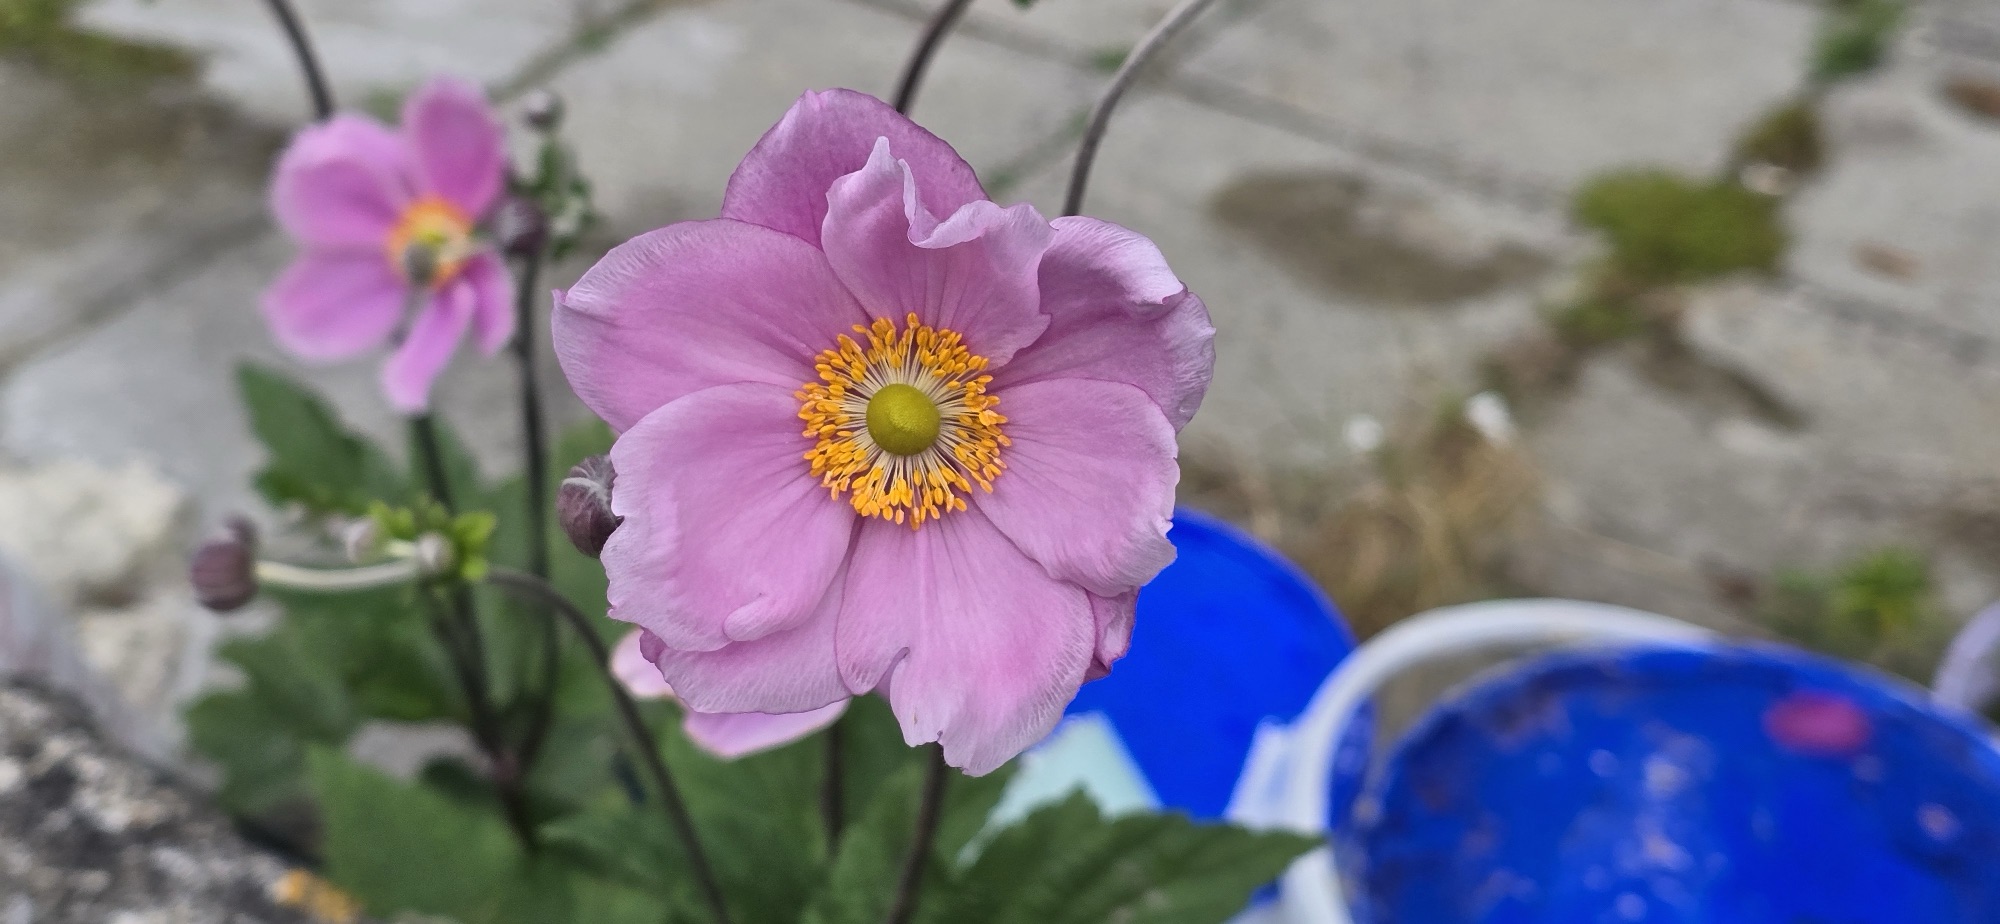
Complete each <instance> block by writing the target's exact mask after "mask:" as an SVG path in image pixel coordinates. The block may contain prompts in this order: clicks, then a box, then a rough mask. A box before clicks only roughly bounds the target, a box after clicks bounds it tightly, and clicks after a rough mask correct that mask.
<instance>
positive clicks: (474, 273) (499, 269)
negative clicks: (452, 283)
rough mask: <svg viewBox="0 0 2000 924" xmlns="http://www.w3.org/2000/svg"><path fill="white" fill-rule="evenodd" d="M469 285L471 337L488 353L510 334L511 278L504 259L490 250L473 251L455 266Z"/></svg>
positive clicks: (503, 343)
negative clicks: (458, 267) (462, 264)
mask: <svg viewBox="0 0 2000 924" xmlns="http://www.w3.org/2000/svg"><path fill="white" fill-rule="evenodd" d="M459 276H460V278H462V279H464V280H465V281H466V284H467V285H470V286H471V287H472V339H473V342H475V343H477V344H479V350H480V352H482V353H485V354H486V355H488V356H492V355H493V354H495V353H498V352H500V348H501V347H504V346H506V345H507V341H509V340H512V339H513V338H514V320H515V319H514V305H513V301H514V292H513V278H512V276H511V275H510V274H509V273H508V272H507V263H506V261H504V260H501V259H500V255H499V254H496V253H494V252H492V251H490V250H486V251H481V252H479V253H476V254H473V255H472V257H471V258H470V259H468V260H466V261H465V265H464V266H463V267H461V268H460V269H459Z"/></svg>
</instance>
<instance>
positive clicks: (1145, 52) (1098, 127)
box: [1062, 0, 1215, 215]
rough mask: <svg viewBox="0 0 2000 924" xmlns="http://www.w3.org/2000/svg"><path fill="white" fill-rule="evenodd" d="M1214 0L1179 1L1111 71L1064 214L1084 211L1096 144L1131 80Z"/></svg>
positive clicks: (1087, 131) (1073, 172) (1078, 158)
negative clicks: (1109, 80) (1084, 193)
mask: <svg viewBox="0 0 2000 924" xmlns="http://www.w3.org/2000/svg"><path fill="white" fill-rule="evenodd" d="M1214 3H1215V0H1181V2H1180V5H1179V6H1176V7H1174V8H1173V9H1172V10H1170V11H1168V13H1167V15H1166V16H1165V17H1163V18H1161V20H1160V22H1159V24H1158V25H1155V26H1154V27H1153V30H1152V31H1151V32H1148V33H1146V35H1145V37H1144V38H1141V39H1139V44H1137V45H1134V46H1133V47H1132V53H1131V54H1129V55H1127V56H1126V57H1125V63H1123V64H1121V65H1119V66H1118V72H1117V73H1116V74H1113V75H1111V84H1110V85H1109V86H1107V87H1105V88H1104V94H1103V95H1102V96H1099V97H1098V98H1097V105H1095V106H1093V107H1091V110H1090V122H1089V124H1088V125H1087V126H1086V127H1085V128H1084V130H1083V143H1082V144H1081V145H1079V146H1078V147H1077V150H1076V166H1075V167H1074V168H1073V169H1071V171H1070V174H1069V193H1068V194H1067V195H1065V196H1063V211H1062V213H1063V214H1064V215H1076V214H1079V213H1081V212H1082V211H1083V191H1084V187H1085V185H1086V184H1088V183H1089V182H1090V168H1091V166H1092V165H1093V164H1095V163H1096V161H1097V146H1098V144H1099V143H1101V142H1103V141H1104V130H1105V129H1106V128H1107V127H1109V126H1110V124H1111V113H1112V110H1115V109H1117V108H1118V101H1119V100H1120V99H1121V98H1123V97H1124V96H1125V91H1126V90H1129V89H1131V88H1132V83H1133V82H1134V81H1136V80H1138V79H1139V72H1140V71H1142V70H1144V69H1145V67H1146V62H1148V61H1151V60H1152V59H1153V56H1154V55H1156V54H1158V53H1159V52H1160V49H1162V48H1164V47H1166V45H1167V43H1168V42H1171V41H1173V40H1174V37H1175V36H1177V35H1179V34H1181V31H1182V30H1184V29H1186V28H1187V27H1188V24H1189V23H1192V22H1194V20H1195V17H1197V16H1200V15H1201V13H1202V11H1203V10H1206V9H1208V8H1209V7H1210V6H1212V5H1214Z"/></svg>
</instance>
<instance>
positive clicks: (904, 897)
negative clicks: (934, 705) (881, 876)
mask: <svg viewBox="0 0 2000 924" xmlns="http://www.w3.org/2000/svg"><path fill="white" fill-rule="evenodd" d="M929 750H930V752H931V766H930V772H929V773H928V774H926V775H925V777H924V797H923V801H922V802H919V803H917V833H916V836H915V837H913V838H911V839H910V854H909V856H908V857H906V858H905V859H904V860H903V875H902V878H901V879H900V880H899V881H898V882H897V884H896V899H895V902H894V903H893V904H891V905H890V906H889V914H888V916H887V917H885V918H883V920H884V921H886V922H887V924H909V921H910V919H911V918H912V917H915V916H916V913H917V895H918V892H919V891H920V887H921V886H922V885H923V881H924V864H925V863H926V862H928V861H929V860H930V856H931V845H932V843H934V842H935V841H936V840H937V828H938V818H939V816H941V815H942V814H944V784H945V781H946V780H947V779H948V778H949V777H950V775H951V767H950V766H948V765H946V764H945V762H944V748H942V747H939V746H937V745H935V744H933V745H930V747H929Z"/></svg>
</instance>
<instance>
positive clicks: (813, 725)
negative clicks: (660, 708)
mask: <svg viewBox="0 0 2000 924" xmlns="http://www.w3.org/2000/svg"><path fill="white" fill-rule="evenodd" d="M828 596H829V598H830V599H832V600H834V601H835V602H836V603H837V602H838V600H839V595H838V594H829V595H828ZM822 623H823V625H824V627H825V629H824V630H818V631H817V632H816V634H817V635H818V636H819V637H818V638H815V639H813V645H814V651H815V652H816V653H817V655H818V657H817V659H816V660H817V661H818V662H820V668H821V669H820V673H821V675H822V676H824V677H827V678H829V683H830V685H829V687H828V689H829V690H832V691H834V693H835V694H836V695H837V696H838V697H839V698H838V699H836V700H835V701H834V702H833V703H832V704H830V705H826V706H821V707H819V708H818V709H809V710H806V711H804V712H792V713H782V712H780V713H768V712H696V711H694V710H693V709H689V710H687V715H686V718H683V719H682V720H681V730H682V731H684V732H686V733H687V736H688V738H689V739H690V740H692V741H694V743H695V744H697V745H699V746H701V748H702V749H703V750H706V751H708V752H709V753H711V754H714V755H715V756H717V757H721V758H723V759H725V760H734V759H736V758H738V757H746V756H748V755H750V754H754V753H756V752H758V751H763V750H768V749H770V748H774V747H777V746H779V745H782V744H789V743H791V742H793V741H796V740H798V739H800V738H803V737H805V736H807V735H810V734H812V733H813V732H816V731H819V730H820V729H822V728H825V727H826V726H828V725H832V724H833V723H834V722H835V721H836V720H838V719H839V718H840V716H841V713H844V712H846V711H847V699H848V698H847V690H846V689H845V688H844V687H842V686H841V685H840V680H839V674H838V672H836V671H835V670H834V669H833V636H832V632H831V631H830V630H831V627H832V626H833V618H832V614H831V611H829V612H828V615H827V617H826V619H824V620H822ZM793 631H794V632H798V633H800V634H809V633H808V632H807V630H803V629H801V630H793ZM790 634H792V633H780V635H781V636H782V635H790ZM780 641H781V639H780V638H779V637H778V636H773V637H767V638H761V639H758V640H757V641H754V642H739V643H737V644H735V645H730V646H728V647H726V648H724V649H722V650H721V651H713V652H701V653H697V654H693V655H681V656H679V657H682V658H690V659H693V660H694V661H697V662H707V663H706V665H705V667H706V668H707V669H709V670H714V669H716V668H717V667H720V668H721V670H723V671H724V676H725V677H728V676H738V675H744V674H746V673H759V672H761V673H775V674H777V675H780V676H783V675H789V674H794V673H795V670H794V667H795V666H794V665H791V664H787V663H784V662H783V659H782V658H780V659H777V660H775V661H774V660H773V659H772V658H771V654H772V651H773V649H774V648H775V647H776V645H777V643H779V642H780ZM665 651H666V646H665V645H664V644H663V643H661V642H660V640H659V638H658V637H656V636H654V635H653V634H652V633H650V632H647V631H646V630H644V629H633V630H632V631H631V632H629V633H626V635H625V637H624V638H623V639H620V640H619V642H618V647H617V648H615V649H613V650H612V652H611V674H612V676H614V677H617V678H618V682H619V683H621V684H624V686H625V690H626V692H628V693H630V694H632V698H634V699H642V700H643V699H674V698H675V696H674V688H673V687H672V686H671V685H669V684H668V683H667V680H666V678H665V677H663V676H661V674H660V669H659V668H658V667H656V666H654V664H653V662H652V660H651V659H650V658H648V657H647V652H652V654H653V655H654V656H655V657H658V656H661V655H662V654H663V653H664V652H665ZM725 652H726V654H725Z"/></svg>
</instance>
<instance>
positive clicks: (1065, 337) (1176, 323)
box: [993, 216, 1215, 430]
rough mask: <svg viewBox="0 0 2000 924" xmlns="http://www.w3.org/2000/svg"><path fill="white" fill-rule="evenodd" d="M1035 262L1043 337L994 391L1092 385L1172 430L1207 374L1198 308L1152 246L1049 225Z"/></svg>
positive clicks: (1209, 364)
mask: <svg viewBox="0 0 2000 924" xmlns="http://www.w3.org/2000/svg"><path fill="white" fill-rule="evenodd" d="M1054 226H1055V242H1054V243H1053V244H1052V245H1051V246H1050V247H1049V251H1048V253H1047V254H1046V255H1044V256H1043V257H1042V264H1041V279H1040V281H1041V298H1042V310H1043V311H1046V312H1048V314H1049V329H1048V333H1046V334H1043V335H1042V337H1041V339H1039V340H1037V341H1035V343H1034V346H1032V347H1030V348H1028V349H1026V350H1022V351H1021V353H1020V354H1019V355H1017V356H1015V357H1014V359H1013V361H1012V362H1009V363H1008V364H1007V365H1005V366H1002V367H1000V368H999V369H997V370H995V371H994V373H993V383H994V384H993V387H994V389H995V390H999V389H1003V388H1006V387H1008V386H1010V385H1020V384H1025V383H1028V382H1039V381H1042V380H1044V379H1059V378H1061V379H1101V380H1104V381H1108V382H1128V383H1130V384H1133V385H1137V386H1139V387H1140V388H1142V389H1145V391H1146V394H1148V395H1151V396H1152V398H1153V401H1154V403H1156V404H1158V405H1159V406H1160V409H1161V410H1163V411H1165V412H1166V413H1167V420H1168V421H1169V422H1170V423H1172V424H1173V425H1174V429H1175V430H1179V429H1180V428H1182V427H1184V426H1187V422H1188V420H1189V419H1190V418H1192V417H1194V412H1195V409H1196V408H1198V407H1200V406H1201V399H1202V396H1203V395H1204V394H1206V393H1207V391H1208V383H1209V379H1210V378H1212V377H1213V376H1214V373H1215V326H1214V325H1212V324H1210V323H1209V319H1208V308H1207V307H1206V306H1204V305H1203V304H1202V303H1201V299H1199V298H1196V297H1195V295H1194V293H1192V292H1189V291H1188V290H1187V287H1186V286H1184V285H1182V284H1181V281H1180V280H1179V279H1178V278H1176V277H1175V276H1174V273H1173V270H1171V269H1169V268H1168V267H1167V261H1166V258H1165V257H1163V256H1161V255H1160V249H1159V248H1158V247H1156V246H1154V245H1153V242H1152V241H1149V240H1147V239H1146V238H1145V237H1144V236H1142V235H1140V234H1137V233H1135V232H1133V231H1128V230H1126V229H1124V228H1121V227H1119V226H1117V225H1114V224H1111V223H1109V222H1103V221H1098V220H1097V219H1094V218H1083V217H1077V216H1072V217H1069V218H1058V219H1056V220H1055V222H1054Z"/></svg>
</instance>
